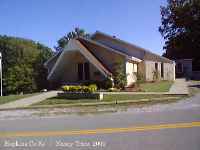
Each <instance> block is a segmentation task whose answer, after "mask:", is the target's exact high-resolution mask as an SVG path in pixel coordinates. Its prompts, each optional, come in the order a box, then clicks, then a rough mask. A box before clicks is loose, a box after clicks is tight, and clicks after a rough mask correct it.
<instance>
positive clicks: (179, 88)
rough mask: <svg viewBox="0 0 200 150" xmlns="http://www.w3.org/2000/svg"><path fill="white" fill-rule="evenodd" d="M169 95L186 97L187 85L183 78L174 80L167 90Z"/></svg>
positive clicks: (187, 92)
mask: <svg viewBox="0 0 200 150" xmlns="http://www.w3.org/2000/svg"><path fill="white" fill-rule="evenodd" d="M169 94H177V95H179V94H180V95H184V94H185V95H187V94H189V90H188V85H187V82H186V80H185V79H184V78H181V79H176V80H175V81H174V84H173V85H172V86H171V88H170V89H169Z"/></svg>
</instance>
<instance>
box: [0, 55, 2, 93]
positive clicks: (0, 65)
mask: <svg viewBox="0 0 200 150" xmlns="http://www.w3.org/2000/svg"><path fill="white" fill-rule="evenodd" d="M0 77H1V96H3V92H2V90H3V89H2V54H1V52H0Z"/></svg>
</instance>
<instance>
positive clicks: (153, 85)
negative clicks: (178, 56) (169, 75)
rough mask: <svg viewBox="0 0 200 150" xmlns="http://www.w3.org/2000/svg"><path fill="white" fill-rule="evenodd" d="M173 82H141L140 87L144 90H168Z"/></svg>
mask: <svg viewBox="0 0 200 150" xmlns="http://www.w3.org/2000/svg"><path fill="white" fill-rule="evenodd" d="M172 84H173V82H172V81H160V82H149V83H142V84H140V87H141V89H142V91H144V92H168V91H169V89H170V87H171V86H172Z"/></svg>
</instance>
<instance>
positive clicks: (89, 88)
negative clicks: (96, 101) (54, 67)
mask: <svg viewBox="0 0 200 150" xmlns="http://www.w3.org/2000/svg"><path fill="white" fill-rule="evenodd" d="M62 90H63V91H64V92H84V93H93V92H96V91H97V86H96V84H91V85H89V86H80V85H71V86H69V85H65V86H62Z"/></svg>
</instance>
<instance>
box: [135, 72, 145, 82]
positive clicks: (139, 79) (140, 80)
mask: <svg viewBox="0 0 200 150" xmlns="http://www.w3.org/2000/svg"><path fill="white" fill-rule="evenodd" d="M136 77H137V80H136V83H137V84H140V83H144V82H145V78H144V75H143V74H142V73H140V72H137V73H136Z"/></svg>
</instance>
